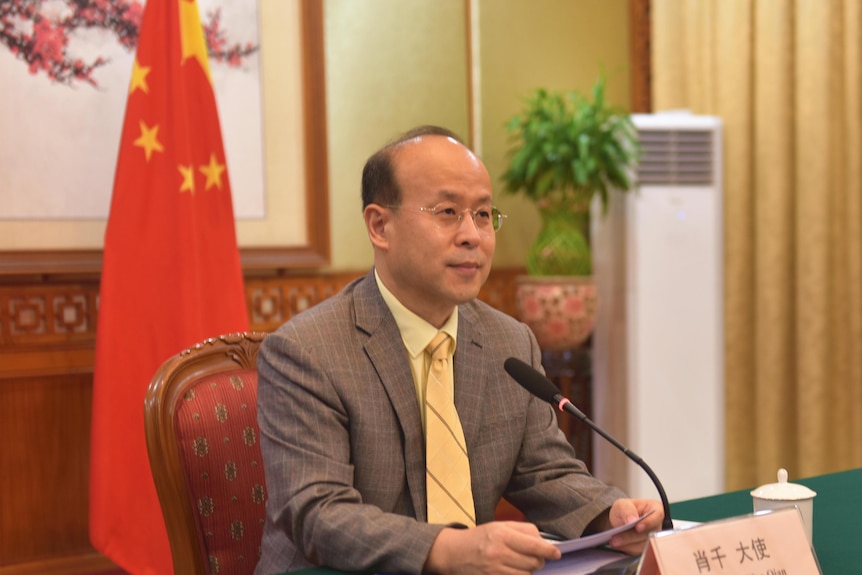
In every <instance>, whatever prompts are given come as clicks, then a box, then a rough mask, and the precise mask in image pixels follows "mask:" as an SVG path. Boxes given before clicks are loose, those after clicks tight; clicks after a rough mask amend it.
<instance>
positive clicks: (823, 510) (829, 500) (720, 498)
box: [670, 469, 862, 575]
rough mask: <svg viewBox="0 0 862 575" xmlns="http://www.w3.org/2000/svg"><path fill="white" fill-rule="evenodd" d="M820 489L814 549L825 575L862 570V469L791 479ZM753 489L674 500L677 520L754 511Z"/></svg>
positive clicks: (815, 513)
mask: <svg viewBox="0 0 862 575" xmlns="http://www.w3.org/2000/svg"><path fill="white" fill-rule="evenodd" d="M791 481H792V482H793V483H801V484H802V485H805V486H807V487H810V488H811V489H813V490H814V491H815V492H817V497H815V498H814V550H815V552H816V553H817V558H818V560H819V561H820V567H821V569H822V570H823V575H852V574H854V573H862V561H860V559H859V557H860V555H862V554H860V549H862V469H853V470H851V471H842V472H839V473H830V474H828V475H820V476H818V477H811V478H808V479H798V480H797V479H791ZM750 491H751V489H745V490H742V491H733V492H731V493H723V494H721V495H715V496H713V497H704V498H702V499H692V500H690V501H680V502H678V503H672V504H671V506H670V513H671V516H672V517H673V518H674V519H688V520H691V521H712V520H715V519H724V518H727V517H734V516H737V515H745V514H747V513H751V512H752V503H751V495H750Z"/></svg>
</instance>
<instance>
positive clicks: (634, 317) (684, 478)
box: [592, 112, 724, 501]
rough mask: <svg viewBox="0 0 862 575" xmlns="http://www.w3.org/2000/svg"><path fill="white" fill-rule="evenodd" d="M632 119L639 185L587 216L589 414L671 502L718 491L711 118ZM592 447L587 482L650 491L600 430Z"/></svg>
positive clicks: (714, 138)
mask: <svg viewBox="0 0 862 575" xmlns="http://www.w3.org/2000/svg"><path fill="white" fill-rule="evenodd" d="M633 120H634V124H635V126H636V128H637V130H638V133H639V137H640V142H641V145H642V147H643V156H642V159H641V162H640V166H639V168H638V170H637V177H636V180H637V182H638V185H637V187H636V188H635V189H633V190H632V191H631V192H629V193H626V194H612V197H613V198H612V201H611V206H610V209H609V211H608V213H607V214H606V215H605V216H604V217H601V216H599V214H595V216H596V217H593V218H592V221H593V222H594V226H595V227H594V229H593V246H594V253H593V257H594V264H593V265H594V271H593V273H594V277H595V281H596V284H597V286H598V294H599V302H598V317H597V324H596V329H595V333H594V335H593V419H594V420H595V421H596V423H598V424H599V425H600V426H602V427H604V428H605V429H606V430H607V431H608V432H609V433H610V434H611V435H612V436H614V437H615V438H616V439H618V440H619V441H620V442H621V443H622V444H624V445H626V446H627V447H628V448H629V449H630V450H632V451H633V452H635V453H636V454H638V455H639V456H640V457H641V458H642V459H643V460H644V461H645V462H646V463H647V464H648V465H649V466H650V467H651V468H652V469H653V471H655V473H656V475H657V476H658V477H659V478H660V480H661V481H662V483H663V484H664V487H665V490H666V492H667V495H668V499H669V500H670V501H680V500H684V499H690V498H694V497H701V496H706V495H713V494H716V493H722V492H723V491H724V383H723V378H724V374H723V361H724V352H723V349H724V341H723V265H722V254H723V250H722V237H723V233H722V154H721V150H722V131H721V121H720V120H719V119H718V118H715V117H707V116H696V115H692V114H689V113H677V112H674V113H660V114H645V115H638V114H636V115H634V116H633ZM596 209H598V208H595V207H594V210H596ZM593 449H594V451H593V453H594V455H593V471H594V473H595V474H596V475H597V476H598V477H600V478H602V479H604V480H605V481H608V482H610V483H612V484H614V485H617V486H619V487H621V488H622V489H623V490H625V491H626V492H627V493H629V495H630V496H632V497H648V498H656V496H657V492H656V490H655V487H654V486H653V484H652V482H651V481H650V479H649V477H648V476H647V475H646V473H644V471H643V470H641V469H640V468H639V467H638V466H637V465H635V464H634V463H633V462H632V461H631V460H629V459H628V458H626V457H625V456H624V455H622V454H621V453H620V452H619V451H617V450H616V449H614V448H613V447H612V446H611V445H610V444H608V443H607V442H606V441H605V440H603V439H602V438H600V437H595V438H594V440H593Z"/></svg>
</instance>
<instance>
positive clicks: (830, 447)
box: [651, 0, 862, 489]
mask: <svg viewBox="0 0 862 575" xmlns="http://www.w3.org/2000/svg"><path fill="white" fill-rule="evenodd" d="M651 19H652V21H651V25H652V32H653V39H652V47H653V53H652V62H651V63H652V68H653V75H652V79H653V86H652V89H653V93H652V101H653V107H654V110H655V111H661V110H667V109H679V108H685V109H690V110H691V111H692V112H694V113H698V114H710V115H717V116H719V117H721V118H722V120H723V124H724V142H725V145H724V150H723V154H724V189H723V191H724V230H725V238H724V250H725V260H724V261H725V390H726V391H725V412H726V458H727V461H726V464H727V465H726V469H727V471H726V478H725V479H726V482H727V488H728V489H739V488H745V487H750V486H753V485H758V484H761V483H765V482H772V481H774V480H775V473H776V471H777V469H778V468H779V467H785V468H787V469H788V471H789V472H790V475H791V478H793V477H804V476H811V475H817V474H821V473H828V472H831V471H836V470H840V469H847V468H851V467H859V466H860V465H862V135H860V131H862V73H860V51H862V46H860V44H862V36H860V32H862V30H860V25H862V9H860V7H859V3H858V2H856V1H855V0H844V1H842V0H795V1H794V2H789V1H786V0H757V1H756V2H755V1H752V0H697V1H692V0H653V2H652V5H651Z"/></svg>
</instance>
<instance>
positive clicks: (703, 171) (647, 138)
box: [637, 129, 715, 186]
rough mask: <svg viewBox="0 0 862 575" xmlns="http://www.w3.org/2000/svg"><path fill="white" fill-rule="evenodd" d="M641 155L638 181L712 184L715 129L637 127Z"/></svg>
mask: <svg viewBox="0 0 862 575" xmlns="http://www.w3.org/2000/svg"><path fill="white" fill-rule="evenodd" d="M638 138H639V139H640V143H641V148H642V155H641V160H640V164H639V165H638V170H637V175H638V182H639V183H640V184H641V185H643V184H649V185H656V184H658V185H668V184H669V185H690V186H698V185H712V184H713V183H714V182H713V180H714V178H715V175H714V169H713V168H714V167H713V165H712V162H713V153H712V147H713V132H712V131H710V130H662V129H659V130H656V129H648V130H644V129H641V130H638Z"/></svg>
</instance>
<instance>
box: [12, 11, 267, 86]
mask: <svg viewBox="0 0 862 575" xmlns="http://www.w3.org/2000/svg"><path fill="white" fill-rule="evenodd" d="M143 12H144V3H143V2H141V1H139V0H0V45H4V46H6V47H7V48H8V49H9V51H10V52H11V53H12V55H13V56H15V57H16V58H17V59H19V60H21V61H22V62H23V63H24V64H26V65H27V67H28V70H29V71H30V73H31V74H39V73H44V74H46V75H47V77H48V78H49V79H50V80H52V81H53V82H56V83H59V84H65V85H72V84H74V83H76V82H81V83H87V84H90V85H91V86H94V87H97V86H98V82H97V81H96V79H95V78H94V76H93V73H94V72H95V70H96V69H97V68H99V67H101V66H104V65H105V64H107V63H108V59H107V58H104V57H102V56H96V57H94V58H90V59H88V60H87V59H82V58H78V57H76V56H74V50H71V49H70V39H71V38H74V37H75V36H74V33H75V32H76V31H78V30H85V29H93V28H99V29H103V30H107V31H109V32H110V33H111V35H112V36H113V37H114V38H115V39H116V41H117V43H118V44H119V45H120V46H121V47H123V48H124V49H125V50H127V51H129V52H132V51H134V50H135V47H136V46H137V42H138V29H139V27H140V24H141V17H142V16H143ZM203 28H204V35H205V37H206V40H207V48H208V51H209V56H210V58H212V59H213V60H214V61H216V62H220V63H225V64H227V65H228V66H232V67H236V66H240V65H241V64H242V62H243V59H244V58H246V57H248V56H250V55H252V54H254V53H255V52H256V51H257V50H258V46H257V45H255V44H253V43H251V42H245V43H234V44H231V43H230V42H229V41H228V39H227V34H226V31H225V30H223V29H222V27H221V10H220V9H216V10H215V11H214V12H212V13H209V14H207V19H206V21H205V22H204V24H203Z"/></svg>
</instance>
